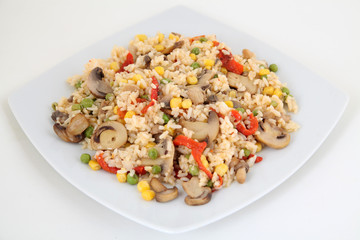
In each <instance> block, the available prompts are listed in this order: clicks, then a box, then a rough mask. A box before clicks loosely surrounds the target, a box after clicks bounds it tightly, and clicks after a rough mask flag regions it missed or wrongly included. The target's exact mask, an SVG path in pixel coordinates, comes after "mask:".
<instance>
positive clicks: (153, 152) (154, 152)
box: [148, 148, 159, 159]
mask: <svg viewBox="0 0 360 240" xmlns="http://www.w3.org/2000/svg"><path fill="white" fill-rule="evenodd" d="M148 155H149V158H151V159H157V158H158V156H159V153H158V151H157V150H156V149H155V148H150V149H149V151H148Z"/></svg>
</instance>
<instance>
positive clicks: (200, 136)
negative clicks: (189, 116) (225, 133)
mask: <svg viewBox="0 0 360 240" xmlns="http://www.w3.org/2000/svg"><path fill="white" fill-rule="evenodd" d="M179 124H180V125H181V126H183V127H184V128H186V129H188V130H191V131H193V132H194V134H193V135H192V138H194V139H196V140H198V141H204V140H205V139H207V141H208V142H209V143H211V142H212V141H214V140H215V138H216V136H217V135H218V133H219V127H220V124H219V117H218V115H217V114H216V113H215V112H214V111H210V113H209V118H208V122H207V123H204V122H190V121H186V120H180V121H179Z"/></svg>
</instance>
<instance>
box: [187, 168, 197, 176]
mask: <svg viewBox="0 0 360 240" xmlns="http://www.w3.org/2000/svg"><path fill="white" fill-rule="evenodd" d="M189 173H190V174H191V175H192V176H197V175H199V167H198V166H190V168H189Z"/></svg>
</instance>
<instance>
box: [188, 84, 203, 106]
mask: <svg viewBox="0 0 360 240" xmlns="http://www.w3.org/2000/svg"><path fill="white" fill-rule="evenodd" d="M187 95H188V97H189V98H190V100H191V101H192V103H193V104H194V105H198V104H203V103H204V102H205V93H204V91H203V90H202V89H201V88H200V87H198V86H194V87H190V88H189V89H188V90H187Z"/></svg>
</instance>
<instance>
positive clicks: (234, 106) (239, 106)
mask: <svg viewBox="0 0 360 240" xmlns="http://www.w3.org/2000/svg"><path fill="white" fill-rule="evenodd" d="M231 101H232V103H233V108H235V109H236V108H241V104H240V102H239V101H236V100H231Z"/></svg>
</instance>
